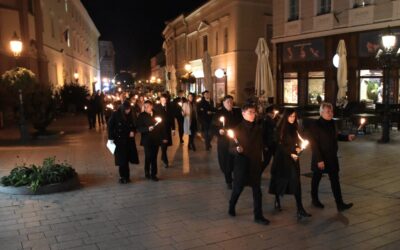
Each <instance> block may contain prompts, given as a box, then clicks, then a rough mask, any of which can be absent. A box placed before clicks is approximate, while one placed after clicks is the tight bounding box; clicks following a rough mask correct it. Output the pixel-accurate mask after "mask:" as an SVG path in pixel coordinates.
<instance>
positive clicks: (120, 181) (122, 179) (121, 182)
mask: <svg viewBox="0 0 400 250" xmlns="http://www.w3.org/2000/svg"><path fill="white" fill-rule="evenodd" d="M118 182H119V183H120V184H126V183H127V181H126V179H125V178H119V180H118Z"/></svg>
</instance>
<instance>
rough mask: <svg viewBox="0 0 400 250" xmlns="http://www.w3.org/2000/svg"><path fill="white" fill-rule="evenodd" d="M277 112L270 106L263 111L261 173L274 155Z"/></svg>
mask: <svg viewBox="0 0 400 250" xmlns="http://www.w3.org/2000/svg"><path fill="white" fill-rule="evenodd" d="M276 112H277V110H275V108H274V106H273V105H271V106H269V107H267V108H266V110H265V113H266V115H265V117H264V119H263V120H262V126H263V141H264V149H263V158H264V163H263V169H262V172H264V170H265V169H266V168H267V167H268V165H269V163H270V162H271V159H272V156H273V155H274V154H275V151H276V145H277V138H276V123H277V113H276Z"/></svg>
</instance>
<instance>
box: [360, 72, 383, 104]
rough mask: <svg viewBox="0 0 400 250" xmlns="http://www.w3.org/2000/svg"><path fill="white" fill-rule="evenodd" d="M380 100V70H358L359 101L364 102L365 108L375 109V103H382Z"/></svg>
mask: <svg viewBox="0 0 400 250" xmlns="http://www.w3.org/2000/svg"><path fill="white" fill-rule="evenodd" d="M382 99H383V73H382V70H368V69H367V70H360V101H364V102H365V103H366V107H367V108H375V103H382Z"/></svg>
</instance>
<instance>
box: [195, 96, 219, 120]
mask: <svg viewBox="0 0 400 250" xmlns="http://www.w3.org/2000/svg"><path fill="white" fill-rule="evenodd" d="M214 113H215V108H214V102H213V101H212V100H210V101H209V102H208V101H206V99H205V98H204V97H203V98H202V99H201V101H200V103H199V104H198V105H197V115H198V118H199V122H200V124H201V126H203V127H209V126H210V124H211V122H212V118H213V114H214Z"/></svg>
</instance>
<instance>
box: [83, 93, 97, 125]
mask: <svg viewBox="0 0 400 250" xmlns="http://www.w3.org/2000/svg"><path fill="white" fill-rule="evenodd" d="M85 111H86V115H87V118H88V122H89V129H92V128H96V105H95V102H94V96H91V95H89V94H88V95H86V100H85Z"/></svg>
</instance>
